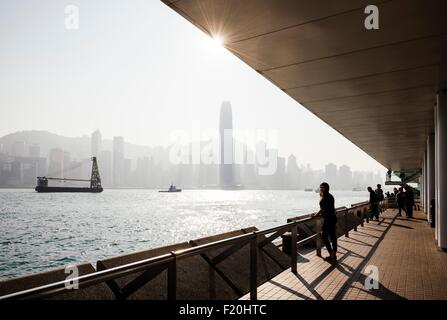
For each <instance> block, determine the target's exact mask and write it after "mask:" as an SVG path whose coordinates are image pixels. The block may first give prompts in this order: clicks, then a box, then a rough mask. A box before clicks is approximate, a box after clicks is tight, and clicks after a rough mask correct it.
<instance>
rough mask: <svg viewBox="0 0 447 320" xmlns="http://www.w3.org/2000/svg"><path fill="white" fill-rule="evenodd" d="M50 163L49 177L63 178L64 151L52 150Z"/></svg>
mask: <svg viewBox="0 0 447 320" xmlns="http://www.w3.org/2000/svg"><path fill="white" fill-rule="evenodd" d="M48 162H49V163H48V175H49V176H50V177H56V178H63V173H64V151H62V150H61V149H59V148H55V149H51V150H50V155H49V161H48Z"/></svg>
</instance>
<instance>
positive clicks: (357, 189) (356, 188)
mask: <svg viewBox="0 0 447 320" xmlns="http://www.w3.org/2000/svg"><path fill="white" fill-rule="evenodd" d="M352 191H362V188H360V187H354V188H352Z"/></svg>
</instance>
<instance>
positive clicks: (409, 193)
mask: <svg viewBox="0 0 447 320" xmlns="http://www.w3.org/2000/svg"><path fill="white" fill-rule="evenodd" d="M413 206H414V192H413V188H412V187H410V186H409V185H407V184H406V185H405V208H406V209H407V218H413Z"/></svg>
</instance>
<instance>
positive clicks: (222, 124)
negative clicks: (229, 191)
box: [219, 101, 234, 188]
mask: <svg viewBox="0 0 447 320" xmlns="http://www.w3.org/2000/svg"><path fill="white" fill-rule="evenodd" d="M219 133H220V170H219V172H220V174H219V177H220V180H219V182H220V187H221V188H231V187H233V186H234V168H233V164H234V161H233V160H234V155H233V151H234V146H233V117H232V112H231V104H230V102H229V101H224V102H222V105H221V107H220V120H219Z"/></svg>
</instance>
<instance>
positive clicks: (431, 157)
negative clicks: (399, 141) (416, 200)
mask: <svg viewBox="0 0 447 320" xmlns="http://www.w3.org/2000/svg"><path fill="white" fill-rule="evenodd" d="M426 168H427V169H426V170H427V178H426V180H427V187H426V195H427V200H426V202H427V212H428V218H429V219H430V202H431V200H433V199H435V180H436V179H435V135H434V134H433V133H431V134H429V135H428V136H427V163H426ZM435 220H436V219H435ZM429 221H430V222H431V220H429ZM436 239H437V236H436Z"/></svg>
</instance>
